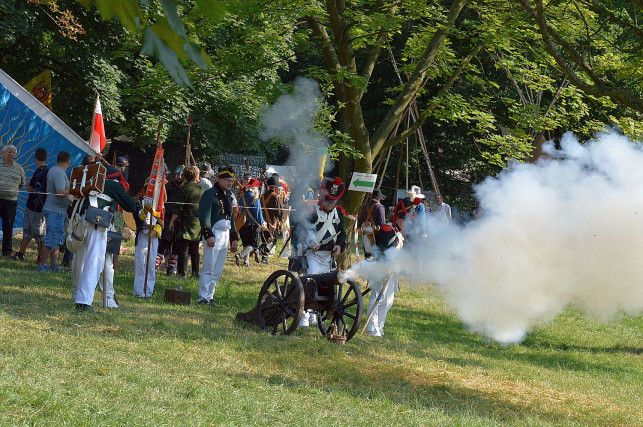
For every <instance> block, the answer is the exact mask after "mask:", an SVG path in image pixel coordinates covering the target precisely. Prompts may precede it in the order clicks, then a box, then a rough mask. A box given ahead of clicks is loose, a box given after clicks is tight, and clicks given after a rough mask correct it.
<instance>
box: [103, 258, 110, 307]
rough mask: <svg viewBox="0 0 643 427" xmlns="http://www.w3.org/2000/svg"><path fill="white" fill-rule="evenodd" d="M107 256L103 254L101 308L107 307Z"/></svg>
mask: <svg viewBox="0 0 643 427" xmlns="http://www.w3.org/2000/svg"><path fill="white" fill-rule="evenodd" d="M108 256H109V255H107V254H105V261H104V263H103V295H102V298H101V299H102V300H103V308H106V307H107V257H108Z"/></svg>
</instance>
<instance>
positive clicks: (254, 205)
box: [241, 191, 265, 225]
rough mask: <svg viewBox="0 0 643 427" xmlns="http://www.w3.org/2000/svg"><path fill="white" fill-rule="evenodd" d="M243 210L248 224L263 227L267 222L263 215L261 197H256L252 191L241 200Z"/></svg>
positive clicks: (246, 193)
mask: <svg viewBox="0 0 643 427" xmlns="http://www.w3.org/2000/svg"><path fill="white" fill-rule="evenodd" d="M241 209H243V210H245V212H246V224H256V225H261V224H263V223H264V222H265V221H264V219H263V214H262V213H261V203H260V202H259V197H258V196H255V194H254V193H253V192H252V191H246V192H245V194H244V195H243V197H242V198H241Z"/></svg>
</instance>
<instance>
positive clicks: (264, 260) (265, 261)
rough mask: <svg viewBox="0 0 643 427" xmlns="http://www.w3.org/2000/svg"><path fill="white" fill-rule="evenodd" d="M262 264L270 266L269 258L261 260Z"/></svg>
mask: <svg viewBox="0 0 643 427" xmlns="http://www.w3.org/2000/svg"><path fill="white" fill-rule="evenodd" d="M261 263H262V264H268V257H267V256H265V257H263V258H261Z"/></svg>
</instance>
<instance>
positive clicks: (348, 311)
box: [317, 280, 364, 341]
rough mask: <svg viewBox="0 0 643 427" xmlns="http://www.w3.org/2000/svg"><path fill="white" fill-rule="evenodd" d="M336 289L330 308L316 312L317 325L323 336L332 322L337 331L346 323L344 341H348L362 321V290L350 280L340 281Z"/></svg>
mask: <svg viewBox="0 0 643 427" xmlns="http://www.w3.org/2000/svg"><path fill="white" fill-rule="evenodd" d="M336 289H337V293H336V295H335V301H334V302H333V306H332V308H331V310H330V311H327V310H323V311H321V312H317V325H318V326H319V330H320V331H321V333H322V335H324V336H326V334H327V333H328V332H329V331H330V330H331V328H332V325H333V324H334V325H335V327H336V328H337V329H336V330H337V332H338V333H340V332H341V330H342V328H343V326H344V325H346V331H347V333H346V341H348V340H350V339H351V338H353V335H355V334H356V333H357V330H358V329H359V325H360V323H362V314H363V310H364V305H363V304H362V292H361V291H360V290H359V286H358V285H357V283H355V282H353V281H352V280H349V281H347V282H346V283H340V284H339V285H337V287H336Z"/></svg>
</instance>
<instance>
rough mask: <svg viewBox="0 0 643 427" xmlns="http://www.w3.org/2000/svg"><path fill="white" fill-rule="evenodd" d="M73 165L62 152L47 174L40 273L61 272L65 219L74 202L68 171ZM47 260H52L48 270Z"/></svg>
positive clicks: (67, 155) (66, 154)
mask: <svg viewBox="0 0 643 427" xmlns="http://www.w3.org/2000/svg"><path fill="white" fill-rule="evenodd" d="M70 165H71V156H70V155H69V153H68V152H66V151H61V152H59V153H58V155H57V157H56V166H54V167H52V168H51V169H49V172H47V193H49V194H47V201H45V205H44V206H43V207H42V213H43V215H44V217H45V220H46V221H47V226H46V234H45V243H44V245H43V248H42V258H41V260H40V264H38V271H53V272H59V271H60V267H59V266H58V253H59V252H60V250H59V246H60V245H62V244H63V243H64V242H65V218H67V206H69V203H71V201H73V197H72V196H70V195H69V178H68V177H67V173H66V170H67V168H69V166H70ZM47 258H49V259H50V264H49V268H47Z"/></svg>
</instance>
